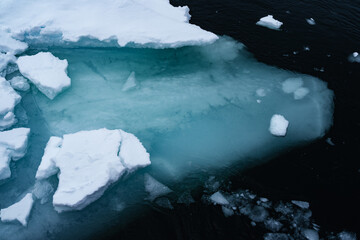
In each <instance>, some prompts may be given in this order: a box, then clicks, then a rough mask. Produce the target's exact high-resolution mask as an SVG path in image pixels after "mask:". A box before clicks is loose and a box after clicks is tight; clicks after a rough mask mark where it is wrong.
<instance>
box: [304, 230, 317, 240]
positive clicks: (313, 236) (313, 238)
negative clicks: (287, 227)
mask: <svg viewBox="0 0 360 240" xmlns="http://www.w3.org/2000/svg"><path fill="white" fill-rule="evenodd" d="M302 234H303V236H304V237H305V238H306V239H307V240H319V234H318V232H317V231H315V230H313V229H303V230H302Z"/></svg>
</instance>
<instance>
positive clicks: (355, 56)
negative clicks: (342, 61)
mask: <svg viewBox="0 0 360 240" xmlns="http://www.w3.org/2000/svg"><path fill="white" fill-rule="evenodd" d="M348 59H349V61H350V62H357V63H360V55H359V53H358V52H353V53H352V54H351V55H350V56H349V58H348Z"/></svg>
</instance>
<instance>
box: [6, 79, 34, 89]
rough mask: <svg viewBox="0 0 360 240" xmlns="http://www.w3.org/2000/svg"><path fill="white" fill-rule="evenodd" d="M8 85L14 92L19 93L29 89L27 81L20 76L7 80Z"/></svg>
mask: <svg viewBox="0 0 360 240" xmlns="http://www.w3.org/2000/svg"><path fill="white" fill-rule="evenodd" d="M9 83H10V85H11V86H12V87H13V88H14V89H15V90H19V91H24V92H25V91H27V90H29V88H30V85H29V83H28V81H27V80H26V78H24V77H22V76H17V77H13V78H12V79H10V80H9Z"/></svg>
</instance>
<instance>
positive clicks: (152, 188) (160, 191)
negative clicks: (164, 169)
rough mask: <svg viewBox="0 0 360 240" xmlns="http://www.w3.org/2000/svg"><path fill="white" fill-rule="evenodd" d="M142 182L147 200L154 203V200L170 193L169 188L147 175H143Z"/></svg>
mask: <svg viewBox="0 0 360 240" xmlns="http://www.w3.org/2000/svg"><path fill="white" fill-rule="evenodd" d="M144 180H145V181H144V183H145V191H146V192H148V193H149V197H148V199H149V200H150V201H154V200H155V199H156V198H158V197H160V196H164V195H166V194H169V193H171V192H172V190H171V189H170V188H168V187H167V186H165V185H164V184H162V183H161V182H159V181H158V180H156V179H155V178H153V177H152V176H150V175H149V174H145V179H144Z"/></svg>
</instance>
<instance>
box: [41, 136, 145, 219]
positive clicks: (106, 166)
mask: <svg viewBox="0 0 360 240" xmlns="http://www.w3.org/2000/svg"><path fill="white" fill-rule="evenodd" d="M149 164H150V159H149V154H148V153H147V152H146V150H145V149H144V147H143V146H142V144H141V143H140V141H139V140H138V139H137V138H136V137H135V136H133V135H132V134H129V133H125V132H124V131H121V130H108V129H99V130H93V131H81V132H77V133H74V134H66V135H64V136H63V138H59V137H52V138H50V140H49V142H48V144H47V146H46V148H45V153H44V156H43V158H42V160H41V164H40V166H39V168H38V171H37V173H36V178H37V179H38V180H41V179H45V178H48V177H50V176H52V175H54V174H56V173H58V178H59V185H58V188H57V190H56V192H55V194H54V196H53V205H54V208H55V210H56V211H58V212H62V211H68V210H80V209H83V208H84V207H86V206H87V205H89V204H90V203H92V202H93V201H95V200H97V199H98V198H100V197H101V196H102V194H103V193H104V191H105V190H106V189H107V188H108V186H109V185H110V184H111V183H113V182H116V181H117V180H118V179H119V178H120V176H122V175H123V173H124V172H125V171H126V170H133V169H135V168H137V167H143V166H146V165H149Z"/></svg>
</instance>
